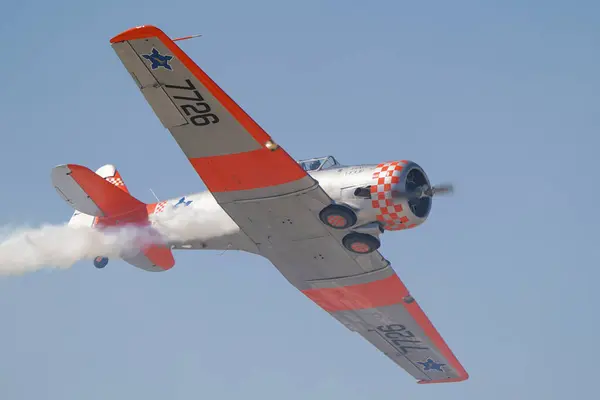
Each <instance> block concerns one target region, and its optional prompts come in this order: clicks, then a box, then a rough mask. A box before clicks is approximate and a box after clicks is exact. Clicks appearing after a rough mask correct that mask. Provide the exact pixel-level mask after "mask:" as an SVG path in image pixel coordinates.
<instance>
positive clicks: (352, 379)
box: [0, 0, 600, 400]
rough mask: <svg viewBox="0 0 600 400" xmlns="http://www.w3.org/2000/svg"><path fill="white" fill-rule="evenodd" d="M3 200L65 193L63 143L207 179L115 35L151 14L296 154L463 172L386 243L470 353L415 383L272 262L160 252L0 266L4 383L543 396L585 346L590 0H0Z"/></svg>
mask: <svg viewBox="0 0 600 400" xmlns="http://www.w3.org/2000/svg"><path fill="white" fill-rule="evenodd" d="M1 11H2V15H3V19H2V21H3V22H2V23H1V24H0V49H2V60H3V61H2V62H1V63H0V76H2V78H3V83H2V89H1V92H2V96H0V128H1V133H2V146H0V168H2V170H3V171H4V173H3V188H4V190H3V191H2V192H3V195H2V207H1V210H2V211H1V212H0V223H1V224H2V225H9V226H20V225H23V224H27V225H33V226H37V225H40V224H43V223H61V222H63V221H65V220H67V219H68V218H69V217H70V215H71V209H70V208H69V207H68V206H67V205H66V204H64V203H63V202H62V201H61V200H60V199H59V198H58V196H57V195H56V193H55V192H54V189H53V188H52V186H51V185H50V179H49V174H50V169H51V168H52V167H53V166H55V165H57V164H62V163H65V162H73V163H80V164H84V165H87V166H89V167H90V168H98V167H99V166H101V165H103V164H105V163H114V164H115V165H116V166H117V167H118V168H119V170H120V171H121V174H122V175H123V177H124V179H125V181H126V183H127V185H128V186H129V188H130V190H131V191H132V192H133V194H134V195H135V196H136V197H138V198H140V199H141V200H144V201H147V202H150V201H152V195H151V193H150V191H149V190H148V189H149V188H152V189H153V190H154V191H155V192H156V193H157V194H158V195H159V196H160V197H161V198H167V197H174V196H177V195H180V194H184V193H189V192H195V191H200V190H204V186H203V184H202V182H201V180H199V178H198V177H197V176H196V174H195V172H194V171H193V169H192V168H191V167H190V166H189V164H188V161H187V160H186V159H185V157H183V155H182V153H181V151H180V150H179V148H178V147H177V145H176V143H175V142H174V141H173V139H172V138H171V136H170V134H169V133H168V132H167V131H166V130H164V129H163V127H162V126H161V125H160V123H159V121H158V119H157V118H156V117H155V116H154V115H153V113H152V111H151V109H150V107H149V106H148V105H147V104H146V102H145V101H144V100H143V97H142V96H141V94H140V93H139V92H138V91H137V90H136V87H135V85H134V83H133V81H132V80H131V78H130V77H129V75H128V74H127V72H126V71H125V70H124V68H123V67H122V65H121V63H120V61H119V60H118V58H117V57H116V55H115V54H114V53H113V50H112V49H111V48H110V46H109V42H108V41H109V39H110V38H111V37H112V36H114V35H115V34H117V33H119V32H121V31H123V30H125V29H127V28H130V27H133V26H136V25H141V24H154V25H156V26H159V27H160V28H162V29H163V30H164V31H165V32H166V33H167V34H169V35H171V36H173V37H175V36H184V35H188V34H194V33H202V34H203V35H204V37H203V38H200V39H195V40H192V41H189V42H184V43H183V44H182V47H183V49H184V50H185V51H186V52H187V53H188V54H189V55H190V56H191V57H192V58H193V59H194V60H195V61H196V62H197V63H198V64H199V65H200V66H201V67H202V68H204V69H205V71H206V72H207V73H208V74H209V75H211V76H212V77H213V79H214V80H215V81H217V82H218V83H219V84H220V85H221V87H222V88H223V89H224V90H225V91H227V92H228V93H229V94H230V95H231V96H232V97H233V98H234V99H235V100H236V101H238V103H239V104H240V105H241V106H242V107H243V108H245V109H246V111H247V112H249V113H250V115H252V116H253V117H254V118H255V119H256V120H257V121H258V122H259V123H260V124H261V125H262V126H263V127H264V128H265V129H266V130H267V131H268V132H269V133H270V134H271V135H273V137H274V138H275V139H276V140H277V141H278V142H279V143H280V144H281V145H282V146H284V147H285V148H286V149H287V151H288V152H290V153H291V154H292V155H293V156H295V157H297V158H304V157H311V156H317V155H323V154H334V155H335V156H336V157H337V158H338V159H339V160H340V161H341V162H343V163H346V164H352V163H377V162H380V161H387V160H399V159H406V158H408V159H412V160H414V161H416V162H417V163H419V164H420V165H421V166H423V167H424V168H425V170H426V171H427V173H428V174H429V176H430V178H431V179H432V180H433V181H434V182H448V181H451V182H454V183H455V185H456V189H457V191H456V194H455V195H454V196H453V197H451V198H442V199H439V200H436V201H435V203H434V209H433V211H432V213H431V216H430V218H429V221H428V222H427V223H425V224H424V225H423V226H421V227H420V228H418V229H415V230H412V231H408V232H397V233H388V234H386V235H385V236H384V237H383V246H382V249H381V251H382V253H383V254H384V255H385V256H386V257H387V258H388V259H390V260H391V261H392V264H393V265H394V267H395V269H396V271H397V272H398V274H399V275H400V277H401V278H402V279H403V280H404V282H405V284H406V285H407V286H408V287H409V289H411V291H412V294H413V295H414V296H415V297H416V298H417V299H418V300H419V302H420V304H421V306H422V307H423V309H424V310H425V311H426V313H427V314H428V316H429V317H430V319H431V320H432V321H433V323H434V324H435V326H436V327H437V328H438V330H439V331H440V333H441V334H442V336H443V337H444V338H445V339H446V341H447V342H448V344H449V345H450V347H451V348H452V350H453V351H454V352H455V354H456V355H457V357H458V358H459V359H460V360H461V362H462V363H463V365H464V366H465V368H466V369H467V370H468V372H469V373H470V375H471V378H470V380H468V381H466V382H463V383H458V384H448V385H424V386H422V385H417V384H415V383H414V381H413V379H412V378H411V377H410V376H409V375H408V374H406V373H404V371H402V370H401V369H399V368H398V367H396V366H395V365H394V364H393V363H392V362H391V361H389V360H388V359H386V358H385V357H384V356H383V355H381V354H380V353H378V352H377V351H376V350H374V349H373V348H372V347H371V346H370V345H369V344H368V343H367V342H365V341H364V340H363V339H361V338H360V337H359V336H357V335H355V334H352V333H351V332H349V331H347V330H346V329H345V328H344V327H343V326H341V325H339V324H338V323H337V322H336V321H335V320H333V319H332V318H331V317H329V316H328V315H327V314H326V313H325V312H324V311H322V310H320V309H319V308H318V307H317V306H315V305H314V304H312V303H311V302H310V301H309V300H308V299H307V298H305V297H304V296H303V295H302V294H300V293H299V292H297V291H296V290H295V289H294V288H293V287H291V286H290V285H289V284H287V282H286V281H285V280H284V279H283V278H282V277H281V276H280V275H279V274H278V272H277V270H276V269H275V268H274V267H272V266H271V265H270V264H269V263H268V262H267V261H266V260H263V259H261V258H259V257H257V256H252V255H248V254H242V253H236V252H227V253H225V254H222V255H221V254H219V253H216V252H189V253H184V252H180V253H176V260H177V265H176V267H175V268H174V269H173V270H171V271H169V272H168V273H161V274H151V273H145V272H144V271H141V270H137V269H135V268H133V267H130V266H129V265H127V264H125V263H123V262H120V261H113V262H112V263H110V264H109V266H108V267H107V268H106V269H104V270H96V269H94V268H93V266H92V265H91V262H81V263H78V264H76V265H75V266H74V267H73V268H72V269H69V270H66V271H58V270H56V271H55V270H45V271H41V272H38V273H34V274H29V275H25V276H21V277H10V278H2V279H0V318H1V319H0V326H1V329H0V398H2V399H7V400H8V399H10V400H13V399H14V400H17V399H48V400H54V399H61V400H66V399H82V398H85V399H90V400H92V399H107V398H111V399H131V398H143V399H146V400H154V399H165V398H186V399H188V398H218V399H237V398H242V397H243V398H261V399H275V398H277V399H280V398H285V399H306V398H309V397H310V398H320V399H345V400H354V399H364V398H410V399H415V400H416V399H439V398H444V399H457V400H458V399H460V400H469V399H481V398H486V399H506V398H511V399H530V398H544V399H561V398H564V397H565V396H570V397H575V396H588V397H589V396H593V395H595V394H596V393H597V388H596V384H595V378H596V377H597V372H598V362H600V351H599V348H598V344H597V342H598V341H597V339H596V332H597V331H598V329H599V328H600V319H599V317H598V314H597V309H598V306H599V305H600V301H599V300H598V296H597V294H596V288H597V282H598V281H599V280H600V272H599V269H598V261H597V260H598V246H597V239H594V237H596V238H597V237H598V235H597V225H598V223H599V222H600V219H599V212H598V209H597V207H596V201H597V198H598V195H599V194H600V193H599V189H598V185H597V184H596V179H597V176H598V167H597V161H596V160H595V157H596V153H597V152H596V147H597V146H598V145H599V142H598V139H597V132H598V128H599V127H600V110H599V105H600V95H599V93H600V80H599V79H598V71H599V70H600V58H599V55H598V51H597V50H598V48H597V44H598V42H599V39H600V34H599V28H598V17H597V16H598V13H599V12H600V5H599V4H598V3H597V2H592V1H577V2H567V1H562V2H560V1H514V0H513V1H489V2H476V1H454V2H446V1H433V2H426V4H425V3H422V4H416V2H406V1H401V2H399V1H379V2H351V1H325V2H319V1H312V0H309V1H303V2H295V3H291V2H285V3H284V2H281V1H252V2H245V1H219V2H199V1H173V2H159V1H155V0H147V1H143V2H142V1H126V2H121V1H116V0H107V1H102V2H79V1H53V2H43V1H40V0H37V1H18V2H16V1H15V2H10V3H8V4H3V5H2V10H1Z"/></svg>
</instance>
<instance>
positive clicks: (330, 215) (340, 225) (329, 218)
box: [319, 204, 356, 229]
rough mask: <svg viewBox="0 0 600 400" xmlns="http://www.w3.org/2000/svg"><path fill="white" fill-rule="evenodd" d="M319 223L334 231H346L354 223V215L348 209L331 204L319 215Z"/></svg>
mask: <svg viewBox="0 0 600 400" xmlns="http://www.w3.org/2000/svg"><path fill="white" fill-rule="evenodd" d="M319 218H320V219H321V221H322V222H323V223H324V224H325V225H327V226H329V227H331V228H334V229H347V228H350V227H351V226H352V225H354V224H355V223H356V214H355V213H354V211H352V210H351V209H349V208H348V207H344V206H340V205H337V204H332V205H329V206H327V207H325V208H324V209H323V210H321V212H320V213H319Z"/></svg>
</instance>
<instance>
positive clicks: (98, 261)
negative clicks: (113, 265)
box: [94, 256, 108, 268]
mask: <svg viewBox="0 0 600 400" xmlns="http://www.w3.org/2000/svg"><path fill="white" fill-rule="evenodd" d="M106 264H108V258H107V257H101V256H98V257H96V258H94V267H96V268H104V267H106Z"/></svg>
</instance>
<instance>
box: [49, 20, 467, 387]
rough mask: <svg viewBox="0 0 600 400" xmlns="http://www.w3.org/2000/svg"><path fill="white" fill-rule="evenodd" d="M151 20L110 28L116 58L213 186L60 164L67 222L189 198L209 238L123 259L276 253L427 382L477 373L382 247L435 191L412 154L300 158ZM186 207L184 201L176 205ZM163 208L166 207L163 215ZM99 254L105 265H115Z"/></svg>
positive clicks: (276, 260)
mask: <svg viewBox="0 0 600 400" xmlns="http://www.w3.org/2000/svg"><path fill="white" fill-rule="evenodd" d="M177 40H180V39H171V38H169V37H168V36H167V35H166V34H165V33H164V32H163V31H162V30H160V29H159V28H157V27H155V26H152V25H144V26H138V27H135V28H131V29H129V30H126V31H124V32H123V33H121V34H118V35H116V36H115V37H113V38H112V39H111V40H110V43H111V46H112V48H113V49H114V51H115V52H116V54H117V56H118V58H119V59H120V61H121V62H122V64H123V65H124V67H125V69H126V70H127V71H128V72H129V74H130V75H131V77H132V78H133V81H134V82H135V84H136V85H137V87H138V89H139V90H140V91H141V93H142V94H143V96H144V97H145V99H146V101H147V102H148V103H149V105H150V106H151V108H152V109H153V111H154V113H155V114H156V116H157V117H158V119H159V120H160V122H161V123H162V124H163V126H164V127H165V128H166V129H167V130H168V131H169V132H170V133H171V135H172V136H173V138H174V139H175V142H176V143H177V144H178V145H179V147H180V148H181V150H182V151H183V153H184V154H185V156H186V157H187V158H188V160H189V162H190V164H191V166H192V167H193V168H194V170H195V171H196V172H197V174H198V175H199V177H200V179H201V180H202V181H203V182H204V184H205V186H206V188H207V191H204V192H201V193H195V194H190V195H186V196H178V197H176V198H174V199H170V200H165V201H157V202H156V203H152V204H146V203H144V202H142V201H140V200H138V199H136V198H135V197H133V196H132V195H131V194H130V193H129V190H128V188H127V186H126V185H125V183H124V181H123V179H122V177H121V175H120V173H119V171H118V170H117V169H116V167H115V166H114V165H112V164H106V165H104V166H102V167H101V168H99V169H98V170H96V171H92V170H90V169H88V168H87V167H84V166H81V165H76V164H64V165H59V166H57V167H55V168H54V169H53V170H52V173H51V179H52V183H53V186H54V187H55V188H56V190H57V192H58V193H59V195H60V196H61V197H62V198H63V199H64V200H65V201H66V202H67V203H68V204H70V205H71V206H72V207H73V208H74V209H75V212H74V213H73V215H72V217H71V219H70V220H69V225H71V226H82V225H85V226H92V227H95V228H96V227H97V228H98V229H104V228H106V227H113V226H117V225H126V224H137V225H149V224H151V218H150V217H152V216H155V215H158V213H161V212H164V211H165V210H167V209H173V208H174V207H177V210H181V209H184V208H187V207H192V208H193V209H194V210H196V211H197V212H198V214H197V215H198V218H200V219H202V218H203V216H204V217H206V218H207V220H208V219H210V221H218V223H211V226H210V229H211V234H212V235H211V236H210V237H208V238H204V239H202V240H196V239H194V240H187V241H186V240H183V241H178V242H173V243H160V244H152V245H148V246H141V248H140V249H139V251H138V252H137V253H135V254H127V255H124V256H123V257H122V259H123V260H124V261H126V262H127V263H129V264H131V265H133V266H135V267H137V268H140V269H143V270H146V271H152V272H161V271H166V270H169V269H171V268H172V267H173V266H174V264H175V260H174V257H173V252H172V251H173V250H185V249H192V250H194V249H203V250H228V249H229V250H239V251H245V252H248V253H252V254H257V255H260V256H262V257H264V258H266V259H267V260H269V261H270V262H271V263H272V264H273V265H274V267H275V268H277V270H278V271H279V272H280V273H281V274H282V275H283V276H284V277H285V279H286V280H287V281H288V282H289V283H290V284H291V285H292V286H294V287H295V288H296V289H298V290H299V291H300V292H302V293H303V294H304V295H305V296H306V297H307V298H308V299H310V300H312V301H313V302H314V303H315V304H316V305H317V306H319V307H320V308H321V309H323V310H324V311H326V312H327V313H329V314H330V315H331V316H332V317H333V318H335V319H336V320H338V321H339V322H340V323H341V324H343V325H344V326H346V327H347V328H348V329H349V330H350V331H353V332H356V333H358V334H359V335H361V336H362V337H363V338H364V339H366V340H367V341H368V342H370V343H371V344H372V345H373V346H375V348H377V349H378V350H379V351H381V352H382V353H384V354H385V355H386V356H387V357H388V358H389V359H391V360H392V361H393V362H394V363H396V364H397V365H398V366H400V367H401V368H403V369H404V370H405V371H406V372H407V373H408V374H410V375H411V376H412V377H413V378H414V379H415V380H417V382H418V383H421V384H430V383H449V382H460V381H465V380H467V379H468V377H469V375H468V373H467V372H466V371H465V369H464V367H463V366H462V365H461V363H460V362H459V361H458V359H457V358H456V356H455V355H454V354H453V352H452V351H451V350H450V348H449V347H448V345H447V344H446V342H445V341H444V339H443V338H442V337H441V336H440V334H439V332H438V331H437V330H436V328H435V327H434V326H433V324H432V323H431V321H430V320H429V318H428V317H427V316H426V315H425V313H424V312H423V310H422V309H421V307H420V306H419V305H418V303H417V301H416V300H415V299H414V298H413V297H412V296H411V294H410V292H409V290H408V289H407V288H406V286H405V285H404V283H403V282H402V281H401V280H400V278H399V277H398V275H397V274H396V272H395V271H394V269H393V268H392V265H391V263H390V262H389V261H388V260H387V259H386V258H385V257H384V256H383V255H382V254H381V253H380V252H379V248H380V245H381V242H380V239H379V238H380V236H381V235H382V234H383V233H385V232H388V231H401V230H407V229H412V228H415V227H418V226H419V225H421V224H423V223H424V222H425V221H426V219H427V217H428V215H429V212H430V210H431V207H432V199H433V197H434V196H435V195H437V194H445V193H449V192H451V191H452V187H451V186H450V185H446V186H444V185H441V186H432V185H431V184H430V181H429V178H428V177H427V175H426V173H425V171H424V170H423V168H421V167H420V166H419V165H418V164H417V163H415V162H413V161H409V160H399V161H388V162H382V163H378V164H366V165H349V166H348V165H342V164H340V163H339V162H338V161H337V159H336V158H335V157H333V156H331V155H329V156H323V157H317V158H313V159H308V160H299V161H297V160H295V159H293V158H292V157H291V156H290V155H289V154H288V153H287V152H286V151H285V150H284V149H283V147H281V146H280V145H279V144H277V143H276V142H275V141H274V140H273V138H272V137H271V136H270V135H269V134H268V133H267V132H265V131H264V130H263V129H262V128H261V127H260V126H259V125H258V124H257V123H256V122H255V121H254V120H253V119H252V118H251V117H250V116H249V115H248V114H246V112H244V110H242V108H241V107H240V106H238V105H237V103H235V102H234V100H232V99H231V98H230V97H229V96H228V95H227V94H226V93H225V92H224V91H223V90H222V89H221V88H220V87H219V86H218V85H217V84H216V83H215V82H214V81H213V80H212V79H211V78H210V77H209V76H208V75H207V74H206V73H205V72H204V71H203V70H202V69H201V68H200V67H199V66H198V65H197V64H196V63H195V62H194V61H193V60H192V59H191V58H190V57H189V56H188V55H187V54H186V53H185V52H184V51H183V50H182V49H181V48H180V47H179V46H178V45H177V44H176V43H175V42H176V41H177ZM177 212H180V211H177ZM162 215H165V214H162ZM107 263H108V258H107V257H105V256H103V255H99V256H98V257H96V258H95V259H94V265H95V266H96V267H98V268H104V267H105V266H106V265H107Z"/></svg>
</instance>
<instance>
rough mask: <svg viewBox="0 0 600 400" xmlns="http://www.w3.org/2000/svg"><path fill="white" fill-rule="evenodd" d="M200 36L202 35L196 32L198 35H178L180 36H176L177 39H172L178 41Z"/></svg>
mask: <svg viewBox="0 0 600 400" xmlns="http://www.w3.org/2000/svg"><path fill="white" fill-rule="evenodd" d="M200 36H202V35H200V34H198V35H190V36H184V37H180V38H177V39H173V41H174V42H178V41H180V40H188V39H193V38H197V37H200Z"/></svg>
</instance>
